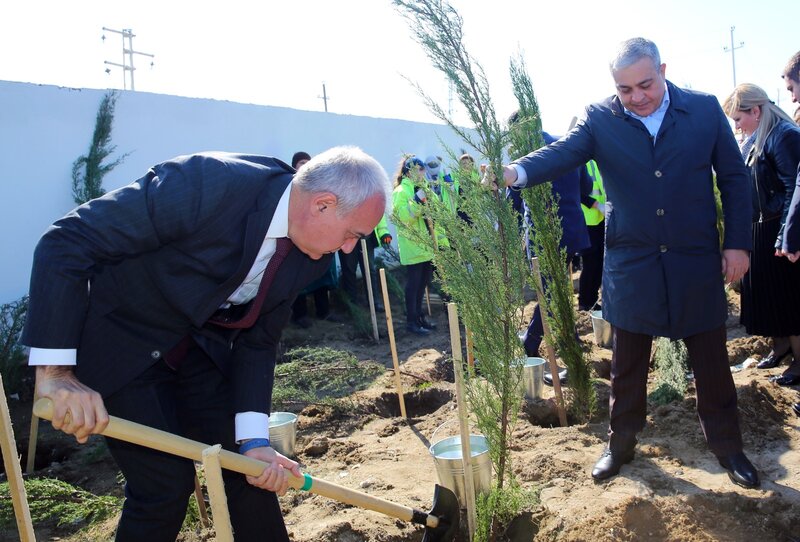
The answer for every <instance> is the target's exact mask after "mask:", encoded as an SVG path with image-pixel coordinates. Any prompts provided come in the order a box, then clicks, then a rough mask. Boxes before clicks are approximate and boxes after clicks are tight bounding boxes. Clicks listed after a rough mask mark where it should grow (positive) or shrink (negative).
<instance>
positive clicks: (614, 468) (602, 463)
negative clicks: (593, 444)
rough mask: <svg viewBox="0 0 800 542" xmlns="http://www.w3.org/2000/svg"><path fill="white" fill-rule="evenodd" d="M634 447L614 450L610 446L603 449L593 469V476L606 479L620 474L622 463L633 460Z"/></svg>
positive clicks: (597, 478) (596, 478)
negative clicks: (619, 450)
mask: <svg viewBox="0 0 800 542" xmlns="http://www.w3.org/2000/svg"><path fill="white" fill-rule="evenodd" d="M633 450H634V449H633V448H631V449H629V450H625V451H621V452H612V451H611V449H610V448H606V449H605V450H603V455H601V456H600V459H598V460H597V463H595V464H594V468H593V469H592V478H594V479H595V480H605V479H607V478H611V477H612V476H616V475H617V474H619V469H621V468H622V465H624V464H626V463H630V462H631V461H633V456H634V451H633Z"/></svg>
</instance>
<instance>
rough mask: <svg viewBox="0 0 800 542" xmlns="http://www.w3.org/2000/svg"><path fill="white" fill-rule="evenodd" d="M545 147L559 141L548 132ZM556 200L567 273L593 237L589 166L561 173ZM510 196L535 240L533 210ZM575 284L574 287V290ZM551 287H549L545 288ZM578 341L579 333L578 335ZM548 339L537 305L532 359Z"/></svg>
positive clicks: (531, 327)
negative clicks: (586, 202)
mask: <svg viewBox="0 0 800 542" xmlns="http://www.w3.org/2000/svg"><path fill="white" fill-rule="evenodd" d="M518 117H519V113H518V112H514V113H513V114H512V115H511V116H510V117H509V120H508V123H509V125H513V124H515V123H517V122H518V120H519V118H518ZM542 136H543V138H544V142H545V144H548V145H549V144H550V143H553V142H554V141H557V140H558V138H557V137H554V136H551V135H550V134H549V133H547V132H542ZM551 191H552V194H553V199H554V200H555V201H557V202H558V218H559V219H560V221H561V230H562V234H561V246H560V248H562V249H564V250H565V251H566V254H567V256H566V260H565V261H564V273H566V272H567V269H568V267H569V263H570V262H571V261H572V258H573V255H574V254H576V253H577V252H580V251H582V250H584V249H586V248H588V247H589V234H588V233H587V230H586V222H585V221H584V219H583V214H582V213H581V194H582V193H584V194H588V193H589V192H590V191H591V179H590V178H589V174H588V172H587V171H586V168H585V167H581V168H576V169H573V170H569V171H566V172H563V173H561V174H560V175H559V176H558V178H556V179H555V180H554V181H553V182H552V184H551ZM506 197H507V198H508V199H510V200H511V202H512V206H513V207H514V209H515V210H516V211H517V212H518V213H519V215H520V217H521V220H520V226H521V227H524V228H525V230H526V239H531V237H532V236H533V235H534V232H533V230H532V226H533V223H532V220H531V218H530V216H529V215H530V211H529V210H528V207H527V205H525V202H524V201H523V199H522V194H521V193H520V191H519V190H512V189H510V188H509V189H507V190H506ZM526 246H527V251H528V259H529V260H530V258H533V257H534V256H535V254H533V249H532V246H533V245H532V240H529V241H527V242H526ZM571 286H572V285H571V284H570V287H571ZM544 287H545V288H547V285H546V284H545V285H544ZM575 336H576V340H577V332H576V334H575ZM543 338H544V326H543V325H542V313H541V309H540V308H539V304H538V303H537V305H536V308H535V309H534V311H533V316H532V318H531V321H530V323H529V324H528V328H527V329H526V330H525V334H524V336H523V338H522V341H523V345H524V347H525V355H526V356H528V357H539V347H540V346H541V344H542V340H543ZM545 383H547V384H550V385H552V375H548V374H546V375H545Z"/></svg>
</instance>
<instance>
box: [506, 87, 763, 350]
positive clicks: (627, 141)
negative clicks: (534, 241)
mask: <svg viewBox="0 0 800 542" xmlns="http://www.w3.org/2000/svg"><path fill="white" fill-rule="evenodd" d="M667 86H668V89H669V96H670V105H669V108H668V109H667V111H666V115H665V116H664V121H663V123H662V124H661V128H660V130H659V133H658V137H657V139H656V143H655V145H653V140H652V138H651V137H650V134H649V132H648V131H647V129H646V128H645V126H644V124H642V123H641V122H640V121H639V120H637V119H635V118H633V117H631V116H630V115H627V114H625V112H624V110H623V107H622V104H621V103H620V101H619V99H618V98H617V97H616V96H613V97H611V98H609V99H607V100H605V101H604V102H602V103H598V104H593V105H590V106H589V107H587V108H586V112H585V114H584V118H583V119H582V120H580V121H579V122H578V124H577V125H576V126H575V128H574V129H573V130H572V131H571V132H570V133H569V134H567V136H566V137H564V138H563V139H561V140H559V141H556V142H555V143H553V144H552V145H548V146H547V147H545V148H543V149H540V150H539V151H537V152H535V153H533V154H530V155H528V156H526V157H524V158H522V159H520V160H518V161H517V163H519V165H521V166H522V167H524V168H525V171H526V173H527V175H528V182H529V184H533V183H541V182H544V181H547V180H549V179H553V178H555V177H558V176H559V175H560V174H561V173H563V172H564V171H567V170H569V169H572V168H576V167H579V166H582V165H584V164H586V163H587V162H588V161H589V160H591V159H594V160H595V161H596V162H597V165H598V166H599V169H600V173H601V174H602V176H603V183H604V187H605V191H606V195H607V207H606V256H605V264H604V270H603V316H604V317H605V318H606V319H607V320H608V321H610V322H611V323H612V324H613V325H615V326H617V327H620V328H622V329H625V330H627V331H632V332H636V333H643V334H646V335H657V336H666V337H671V338H683V337H688V336H691V335H694V334H697V333H700V332H703V331H709V330H711V329H715V328H717V327H719V326H721V325H723V324H724V322H725V320H726V318H727V301H726V298H725V293H724V291H723V279H722V272H721V264H720V262H721V256H720V247H719V234H718V232H717V228H716V205H715V200H714V181H713V178H714V177H713V174H712V169H713V172H715V173H716V182H717V187H718V188H719V191H720V193H721V195H722V204H723V208H724V211H725V241H724V248H730V249H743V250H750V248H751V246H752V236H751V227H752V225H751V222H750V201H749V198H750V191H749V188H748V175H747V170H746V168H745V166H744V162H743V160H742V156H741V153H740V151H739V148H738V146H737V145H736V140H735V139H734V137H733V132H732V131H731V128H730V125H729V124H728V121H727V119H726V118H725V115H724V113H723V112H722V109H721V108H720V106H719V102H718V101H717V99H716V98H715V97H713V96H710V95H707V94H702V93H699V92H692V91H687V90H682V89H679V88H677V87H675V86H674V85H672V84H671V83H667ZM521 184H522V183H520V185H521ZM517 188H524V186H517Z"/></svg>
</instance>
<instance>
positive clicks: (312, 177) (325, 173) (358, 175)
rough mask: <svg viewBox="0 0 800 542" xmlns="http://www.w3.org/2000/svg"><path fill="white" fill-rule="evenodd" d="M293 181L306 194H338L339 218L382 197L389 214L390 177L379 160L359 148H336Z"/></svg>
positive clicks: (303, 168) (302, 171)
mask: <svg viewBox="0 0 800 542" xmlns="http://www.w3.org/2000/svg"><path fill="white" fill-rule="evenodd" d="M292 182H293V183H294V185H295V186H297V187H298V188H299V189H300V190H302V191H304V192H308V193H312V194H317V193H321V192H330V193H331V194H333V195H335V196H336V198H337V200H338V203H337V205H336V214H337V215H338V216H345V215H347V214H348V213H350V212H351V211H353V210H355V209H356V208H357V207H358V206H360V205H361V204H362V203H364V202H365V201H366V200H368V199H369V198H371V197H372V196H376V195H379V196H381V197H382V198H383V202H384V205H385V207H386V212H385V214H388V213H390V210H389V206H390V205H391V201H392V199H391V195H392V187H391V184H390V183H389V177H388V176H387V175H386V171H385V170H384V169H383V167H381V165H380V164H379V163H378V161H377V160H375V159H374V158H372V157H371V156H369V155H368V154H367V153H365V152H364V151H362V150H361V149H359V148H358V147H333V148H332V149H328V150H327V151H325V152H323V153H320V154H318V155H316V156H315V157H314V158H312V159H311V160H310V161H309V162H308V163H306V165H304V166H303V167H302V168H300V171H298V172H297V174H296V175H295V176H294V180H293V181H292Z"/></svg>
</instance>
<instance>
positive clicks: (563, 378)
mask: <svg viewBox="0 0 800 542" xmlns="http://www.w3.org/2000/svg"><path fill="white" fill-rule="evenodd" d="M542 381H543V382H544V383H545V384H547V385H548V386H552V385H553V375H552V374H550V373H544V374H542ZM558 381H559V382H561V385H562V386H563V385H564V384H566V383H567V370H566V369H559V371H558Z"/></svg>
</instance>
